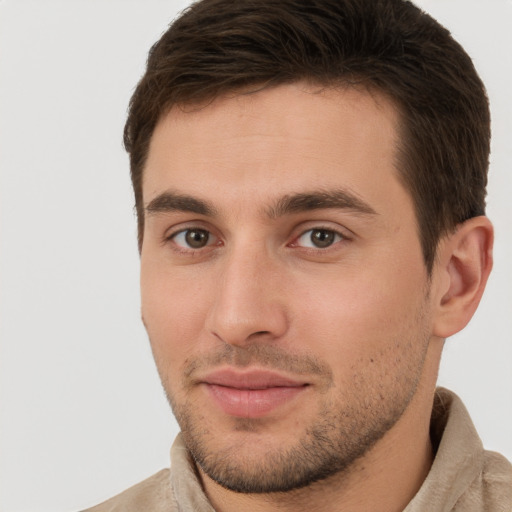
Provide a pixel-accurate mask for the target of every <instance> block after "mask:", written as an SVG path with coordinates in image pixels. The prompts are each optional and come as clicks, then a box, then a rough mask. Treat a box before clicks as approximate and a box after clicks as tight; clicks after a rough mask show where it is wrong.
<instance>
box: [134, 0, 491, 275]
mask: <svg viewBox="0 0 512 512" xmlns="http://www.w3.org/2000/svg"><path fill="white" fill-rule="evenodd" d="M299 81H308V82H311V83H313V84H316V85H319V86H325V87H329V86H340V85H342V86H343V85H349V86H350V85H357V86H358V87H363V88H367V89H370V90H377V91H379V92H381V93H383V94H385V95H386V96H388V97H389V98H390V99H391V100H392V102H393V104H394V105H395V107H396V108H397V109H398V110H399V112H400V125H399V127H398V129H399V131H400V137H399V140H398V141H397V142H398V146H397V161H398V165H397V171H398V175H399V177H400V179H401V181H402V183H403V185H404V186H405V188H406V189H407V190H408V192H409V193H410V195H411V197H412V199H413V202H414V207H415V212H416V216H417V222H418V232H419V236H420V240H421V245H422V250H423V254H424V259H425V265H426V268H427V271H428V272H430V271H431V269H432V265H433V262H434V259H435V254H436V247H437V242H438V241H439V239H440V237H441V236H442V235H443V234H445V233H447V232H449V231H450V230H452V229H453V228H454V227H455V226H457V225H458V224H459V223H461V222H464V221H465V220H467V219H469V218H472V217H475V216H478V215H483V214H484V212H485V195H486V184H487V169H488V159H489V148H490V119H489V107H488V101H487V96H486V93H485V89H484V86H483V84H482V82H481V80H480V78H479V76H478V74H477V73H476V71H475V69H474V66H473V63H472V61H471V59H470V57H469V56H468V55H467V53H466V52H465V51H464V49H463V48H462V47H461V46H460V45H459V44H458V43H457V42H456V41H455V40H454V39H453V38H452V37H451V35H450V33H449V32H448V30H446V29H445V28H443V27H442V26H440V25H439V24H438V23H437V22H436V21H435V20H434V19H432V18H431V17H430V16H428V15H427V14H426V13H424V12H422V11H421V10H420V9H418V8H417V7H416V6H414V5H413V4H412V3H411V2H409V1H403V0H377V1H372V2H367V1H365V0H344V1H339V0H327V1H325V0H321V1H320V0H319V1H305V0H304V1H297V0H284V1H282V2H274V1H272V0H268V1H264V0H261V1H258V2H252V1H247V2H245V1H240V2H229V1H224V0H209V1H202V2H197V3H195V4H193V5H192V6H191V7H190V8H189V9H187V10H186V11H185V12H184V13H183V14H182V16H181V17H180V18H178V19H177V20H176V21H175V22H174V23H173V24H172V25H171V26H170V28H169V30H168V31H167V32H166V33H165V34H164V35H163V36H162V37H161V39H160V40H159V41H158V42H157V43H156V44H155V45H154V46H153V47H152V49H151V51H150V54H149V58H148V63H147V69H146V73H145V74H144V76H143V78H142V80H141V81H140V82H139V84H138V86H137V89H136V90H135V93H134V94H133V96H132V99H131V102H130V110H129V116H128V120H127V123H126V127H125V146H126V149H127V151H128V152H129V154H130V166H131V176H132V183H133V188H134V192H135V202H136V209H137V216H138V236H139V246H140V245H141V244H142V240H143V237H144V209H143V204H142V178H143V174H144V165H145V162H146V159H147V155H148V149H149V143H150V140H151V136H152V134H153V131H154V129H155V126H156V124H157V123H158V121H159V120H160V119H161V118H162V116H163V115H164V114H165V113H167V112H168V111H169V110H170V109H171V108H172V107H173V106H176V105H181V106H199V105H205V104H206V103H208V102H209V101H212V100H213V99H214V98H216V97H219V96H222V95H223V94H227V93H236V92H240V91H245V92H247V91H250V90H258V89H260V88H264V87H272V86H276V85H278V84H283V83H292V82H299Z"/></svg>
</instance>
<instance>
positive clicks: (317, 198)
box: [145, 189, 377, 219]
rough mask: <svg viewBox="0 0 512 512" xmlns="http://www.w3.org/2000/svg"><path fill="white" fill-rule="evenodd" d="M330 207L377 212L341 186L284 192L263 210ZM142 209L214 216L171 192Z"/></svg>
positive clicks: (203, 204) (204, 204) (272, 214)
mask: <svg viewBox="0 0 512 512" xmlns="http://www.w3.org/2000/svg"><path fill="white" fill-rule="evenodd" d="M330 208H334V209H343V210H350V211H353V212H356V213H358V214H363V215H377V212H376V211H375V210H374V209H373V208H372V207H371V206H370V205H369V204H368V203H366V202H365V201H363V200H362V199H361V198H359V197H358V196H356V195H355V194H354V193H352V192H350V191H348V190H345V189H338V190H330V191H323V190H319V191H312V192H302V193H298V194H288V195H285V196H283V197H281V198H279V199H278V200H277V201H276V202H275V203H274V204H273V205H272V206H270V207H269V208H267V209H266V210H265V211H266V214H267V216H268V217H269V218H271V219H276V218H279V217H282V216H284V215H289V214H292V213H301V212H307V211H311V210H326V209H330ZM145 210H146V212H147V213H148V214H157V213H166V212H175V211H181V212H190V213H196V214H198V215H205V216H209V217H213V216H215V215H217V209H216V208H215V207H214V206H213V204H212V203H211V202H209V201H206V200H204V199H198V198H196V197H193V196H189V195H186V194H181V193H177V192H173V191H166V192H163V193H161V194H159V195H158V196H156V197H155V198H154V199H152V200H151V201H150V202H149V203H148V204H147V206H146V207H145Z"/></svg>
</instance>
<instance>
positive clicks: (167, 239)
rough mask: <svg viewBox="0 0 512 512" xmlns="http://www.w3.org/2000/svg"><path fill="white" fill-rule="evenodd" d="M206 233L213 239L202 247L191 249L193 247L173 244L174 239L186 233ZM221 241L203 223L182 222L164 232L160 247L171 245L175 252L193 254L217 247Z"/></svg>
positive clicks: (213, 231) (196, 221) (218, 236)
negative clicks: (195, 231)
mask: <svg viewBox="0 0 512 512" xmlns="http://www.w3.org/2000/svg"><path fill="white" fill-rule="evenodd" d="M193 230H197V231H206V232H207V233H208V234H209V236H210V237H211V238H212V239H213V241H212V242H210V241H209V242H208V243H207V244H206V245H205V246H204V247H199V248H193V247H187V246H186V245H179V244H177V243H176V242H175V240H174V239H175V238H176V237H177V236H178V235H179V234H181V233H186V232H187V231H193ZM220 241H221V238H220V235H218V234H216V233H215V230H213V229H212V228H211V227H210V226H209V225H208V224H207V223H205V222H204V221H198V220H195V221H187V222H182V223H180V224H177V225H175V226H172V227H170V228H168V229H166V230H165V232H164V233H163V236H162V245H167V244H169V243H172V244H173V245H174V248H175V250H176V251H177V252H186V253H194V252H198V251H204V250H205V249H207V248H209V247H211V246H213V245H217V244H218V243H219V242H220Z"/></svg>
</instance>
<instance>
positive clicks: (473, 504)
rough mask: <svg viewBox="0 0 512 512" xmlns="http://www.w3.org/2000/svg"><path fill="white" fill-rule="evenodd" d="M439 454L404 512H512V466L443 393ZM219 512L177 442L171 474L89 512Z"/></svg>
mask: <svg viewBox="0 0 512 512" xmlns="http://www.w3.org/2000/svg"><path fill="white" fill-rule="evenodd" d="M431 435H432V442H433V444H434V448H436V449H437V453H436V456H435V459H434V463H433V465H432V468H431V470H430V473H429V475H428V476H427V478H426V480H425V481H424V482H423V485H422V486H421V488H420V490H419V491H418V493H417V494H416V496H415V497H414V498H413V500H412V501H411V502H410V503H409V505H407V507H406V508H405V511H404V512H451V511H456V512H477V511H478V512H512V465H511V464H510V463H509V462H508V461H507V460H506V459H505V458H504V457H502V456H501V455H499V454H497V453H494V452H488V451H484V449H483V447H482V442H481V441H480V438H479V437H478V434H477V433H476V430H475V427H474V425H473V423H472V421H471V418H470V417H469V414H468V412H467V410H466V408H465V407H464V405H463V404H462V402H461V400H460V399H459V398H458V397H457V396H456V395H455V394H454V393H452V392H450V391H448V390H446V389H442V388H439V389H438V390H437V393H436V400H435V404H434V411H433V414H432V422H431ZM121 511H122V512H141V511H144V512H164V511H165V512H178V511H179V512H215V511H214V509H213V507H212V506H211V505H210V503H209V502H208V499H207V498H206V496H205V494H204V492H203V490H202V488H201V485H200V483H199V481H198V479H197V476H196V471H195V467H194V463H193V462H192V459H191V457H190V455H189V453H188V451H187V449H186V448H185V445H184V444H183V441H182V439H181V436H178V437H177V438H176V441H175V442H174V445H173V447H172V449H171V469H170V470H169V469H163V470H162V471H160V472H158V473H156V474H155V475H153V476H152V477H150V478H148V479H147V480H144V481H143V482H141V483H139V484H137V485H135V486H133V487H131V488H130V489H128V490H126V491H124V492H123V493H121V494H119V495H118V496H116V497H114V498H111V499H110V500H108V501H106V502H105V503H102V504H101V505H98V506H96V507H93V508H90V509H88V510H87V511H84V512H121Z"/></svg>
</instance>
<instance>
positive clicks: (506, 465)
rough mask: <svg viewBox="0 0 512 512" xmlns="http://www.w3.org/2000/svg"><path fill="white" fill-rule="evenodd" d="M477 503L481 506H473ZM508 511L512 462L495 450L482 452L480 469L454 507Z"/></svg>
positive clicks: (511, 488) (509, 508) (509, 509)
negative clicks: (482, 457)
mask: <svg viewBox="0 0 512 512" xmlns="http://www.w3.org/2000/svg"><path fill="white" fill-rule="evenodd" d="M476 505H478V506H479V507H481V508H475V506H476ZM454 510H457V511H458V510H460V511H467V510H488V511H492V512H510V511H511V510H512V464H510V462H509V461H508V460H507V459H506V458H505V457H503V455H500V454H499V453H496V452H490V451H486V452H484V459H483V464H482V470H481V472H480V473H479V475H478V476H477V477H476V478H475V479H474V480H473V482H472V483H471V485H470V486H469V488H468V489H467V491H466V492H465V493H464V494H463V495H462V496H461V497H460V499H459V500H458V502H457V504H456V506H455V509H454Z"/></svg>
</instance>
